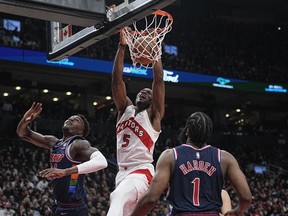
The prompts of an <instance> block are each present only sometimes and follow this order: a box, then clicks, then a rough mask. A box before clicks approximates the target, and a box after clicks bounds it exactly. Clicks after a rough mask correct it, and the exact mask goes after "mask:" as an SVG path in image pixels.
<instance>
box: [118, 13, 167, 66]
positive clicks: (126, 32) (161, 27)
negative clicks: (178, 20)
mask: <svg viewBox="0 0 288 216" xmlns="http://www.w3.org/2000/svg"><path fill="white" fill-rule="evenodd" d="M172 23H173V17H172V16H171V15H170V14H169V13H167V12H165V11H162V10H158V11H155V12H154V13H152V14H151V15H149V16H147V17H145V18H144V19H142V20H139V21H136V22H134V23H133V24H132V25H131V27H125V28H123V29H122V34H123V36H124V37H125V39H126V42H127V44H128V47H129V51H130V56H131V59H132V61H133V65H134V67H139V66H140V67H146V68H151V67H153V65H154V63H155V61H158V60H159V59H160V58H161V55H162V42H163V40H164V38H165V35H166V34H167V33H168V32H170V31H171V30H172Z"/></svg>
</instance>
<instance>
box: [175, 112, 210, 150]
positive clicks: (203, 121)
mask: <svg viewBox="0 0 288 216" xmlns="http://www.w3.org/2000/svg"><path fill="white" fill-rule="evenodd" d="M212 131H213V123H212V120H211V119H210V117H209V116H208V115H207V114H205V113H203V112H195V113H193V114H192V115H191V116H190V117H188V118H187V120H186V126H185V128H184V129H183V130H182V132H181V134H180V138H181V141H182V142H184V141H186V142H187V143H192V144H193V145H195V146H197V147H199V148H201V147H202V146H203V145H204V144H205V143H206V142H207V140H208V139H209V137H210V136H211V134H212ZM185 139H186V140H185Z"/></svg>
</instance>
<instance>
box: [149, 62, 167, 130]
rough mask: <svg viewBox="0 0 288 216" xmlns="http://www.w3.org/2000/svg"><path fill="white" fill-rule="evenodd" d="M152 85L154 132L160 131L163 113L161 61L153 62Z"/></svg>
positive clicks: (163, 89)
mask: <svg viewBox="0 0 288 216" xmlns="http://www.w3.org/2000/svg"><path fill="white" fill-rule="evenodd" d="M153 76H154V79H153V83H152V119H151V120H152V125H153V127H154V129H155V130H158V131H160V129H161V119H162V118H163V116H164V112H165V108H164V106H165V85H164V80H163V66H162V60H161V59H159V60H158V61H156V62H155V64H154V67H153Z"/></svg>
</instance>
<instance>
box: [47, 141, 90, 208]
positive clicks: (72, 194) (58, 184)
mask: <svg viewBox="0 0 288 216" xmlns="http://www.w3.org/2000/svg"><path fill="white" fill-rule="evenodd" d="M75 139H84V138H83V137H80V136H73V137H70V138H68V139H67V140H65V141H62V140H59V141H57V142H56V143H55V144H54V145H53V146H52V148H51V153H50V163H51V167H54V168H59V169H65V168H70V167H72V166H75V165H77V164H80V163H81V162H79V161H74V160H73V159H72V158H71V157H70V155H69V148H70V146H71V144H72V142H73V141H74V140H75ZM83 178H84V175H79V174H72V175H69V176H64V177H62V178H55V179H53V180H52V182H51V185H52V188H53V193H54V198H55V199H56V202H60V203H76V202H78V201H83V200H84V198H85V195H86V194H85V191H84V188H83Z"/></svg>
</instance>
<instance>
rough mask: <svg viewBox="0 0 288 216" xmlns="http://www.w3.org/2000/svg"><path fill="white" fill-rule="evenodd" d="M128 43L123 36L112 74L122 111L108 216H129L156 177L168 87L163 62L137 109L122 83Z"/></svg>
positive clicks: (138, 100) (156, 66) (139, 96)
mask: <svg viewBox="0 0 288 216" xmlns="http://www.w3.org/2000/svg"><path fill="white" fill-rule="evenodd" d="M125 48H126V42H125V39H124V38H123V37H122V35H121V36H120V43H119V45H118V50H117V53H116V57H115V61H114V68H113V72H112V95H113V99H114V102H115V105H116V107H117V109H118V117H117V124H116V135H117V163H118V166H119V172H118V173H117V176H116V181H115V182H116V189H115V190H114V191H113V192H112V193H111V194H110V208H109V211H108V214H107V216H129V215H130V214H131V212H132V210H133V208H134V207H135V205H136V204H137V201H138V200H139V198H140V197H141V196H142V195H143V194H144V192H146V190H147V189H148V186H149V184H150V181H151V180H152V177H153V175H154V166H153V165H152V162H153V151H154V147H155V142H156V141H157V139H158V137H159V134H160V132H161V119H162V118H163V115H164V98H165V86H164V81H163V67H162V62H161V59H160V60H159V61H157V62H155V64H154V67H153V76H154V80H153V83H152V90H151V89H149V88H144V89H142V90H141V91H140V92H139V93H138V94H137V96H136V101H135V106H134V105H133V103H132V101H131V100H130V99H129V98H128V97H127V95H126V87H125V83H124V81H123V79H122V74H123V68H124V63H123V62H124V55H125Z"/></svg>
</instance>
